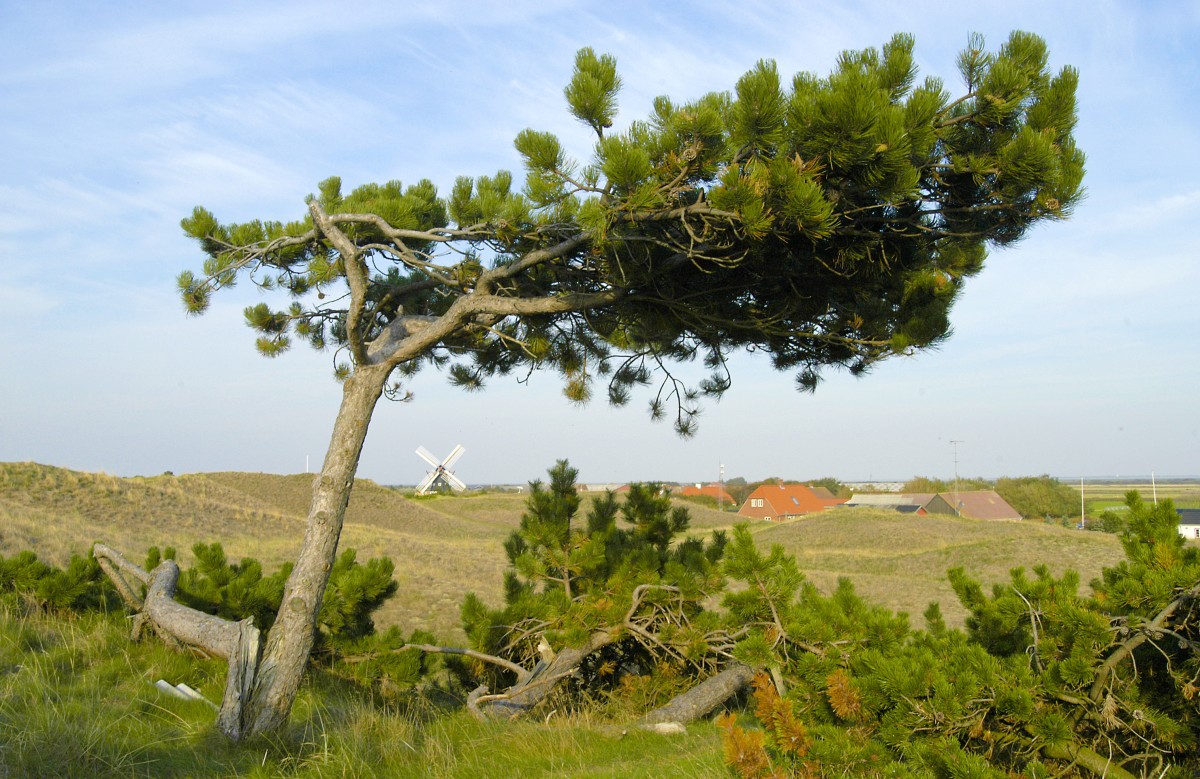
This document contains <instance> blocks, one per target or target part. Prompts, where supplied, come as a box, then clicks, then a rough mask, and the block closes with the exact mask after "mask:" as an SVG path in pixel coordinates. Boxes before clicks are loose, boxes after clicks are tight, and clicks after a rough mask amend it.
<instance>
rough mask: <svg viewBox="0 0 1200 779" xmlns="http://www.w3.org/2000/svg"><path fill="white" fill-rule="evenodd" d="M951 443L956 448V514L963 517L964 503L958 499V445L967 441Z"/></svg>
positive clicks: (952, 441)
mask: <svg viewBox="0 0 1200 779" xmlns="http://www.w3.org/2000/svg"><path fill="white" fill-rule="evenodd" d="M950 443H951V445H953V446H954V513H955V514H957V515H959V516H962V501H961V500H960V499H959V497H958V445H959V444H965V443H966V441H955V440H953V439H951V441H950Z"/></svg>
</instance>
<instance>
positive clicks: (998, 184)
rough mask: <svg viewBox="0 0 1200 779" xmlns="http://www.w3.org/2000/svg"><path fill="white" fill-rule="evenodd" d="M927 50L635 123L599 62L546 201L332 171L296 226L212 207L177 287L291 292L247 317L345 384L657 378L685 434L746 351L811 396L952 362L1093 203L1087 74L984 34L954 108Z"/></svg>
mask: <svg viewBox="0 0 1200 779" xmlns="http://www.w3.org/2000/svg"><path fill="white" fill-rule="evenodd" d="M913 45H914V41H913V38H912V37H911V36H908V35H897V36H895V37H893V39H892V40H891V41H890V42H888V43H887V44H886V45H885V46H883V48H882V49H881V50H880V49H874V48H869V49H865V50H862V51H847V52H844V53H843V54H842V55H841V56H840V57H839V59H838V62H837V66H836V68H835V69H834V71H833V72H832V73H831V74H830V75H828V76H826V77H818V76H816V75H813V74H811V73H801V74H798V75H796V76H795V77H793V78H792V79H791V80H790V83H785V80H784V79H783V77H781V75H780V73H779V72H778V69H777V68H776V65H775V63H774V62H771V61H769V60H763V61H760V62H759V63H758V64H756V65H755V66H754V67H753V68H752V69H751V70H750V71H749V72H747V73H746V74H745V75H744V76H743V77H742V78H741V79H740V80H739V81H738V82H737V84H736V86H735V88H734V89H733V90H732V91H731V92H713V93H710V94H707V95H703V96H701V97H699V98H696V99H693V100H689V101H675V100H672V99H670V98H668V97H659V98H657V99H656V100H655V101H654V110H653V113H652V115H651V116H650V117H648V118H646V119H643V120H638V121H633V122H631V123H629V124H628V125H627V126H626V127H625V129H624V130H622V131H614V130H613V127H614V124H615V122H616V113H617V98H618V93H619V89H620V86H621V81H620V78H619V77H618V75H617V72H616V62H615V60H614V58H612V57H611V56H608V55H598V54H596V53H595V52H593V51H592V50H591V49H583V50H581V51H580V52H579V53H578V54H577V56H576V60H575V71H574V75H573V77H572V79H571V81H570V83H569V85H568V86H567V87H566V89H565V96H566V99H567V104H568V107H569V110H570V112H571V113H572V114H573V115H574V116H575V117H576V118H577V119H578V120H579V121H581V122H583V123H585V124H586V125H587V126H589V127H590V128H591V129H592V130H593V131H594V133H595V136H596V142H595V146H594V148H593V150H592V153H591V156H590V158H589V159H588V160H587V161H586V162H582V163H581V162H578V161H576V160H575V159H573V158H572V157H571V156H570V155H569V154H568V152H567V150H566V149H564V148H563V145H562V144H561V142H560V141H559V140H558V139H557V138H556V137H555V136H553V135H552V134H550V133H546V132H541V131H537V130H532V129H529V130H525V131H522V132H521V133H520V134H519V135H518V136H517V138H516V147H517V150H518V151H519V152H520V154H521V155H522V157H523V158H524V160H525V166H526V176H525V180H524V184H523V185H518V184H515V183H514V180H513V176H512V174H511V173H509V172H507V171H500V172H498V173H495V174H494V175H484V176H477V177H466V176H464V177H460V178H458V179H457V180H456V181H455V183H454V186H453V187H452V189H451V192H450V195H449V197H442V196H440V195H439V193H438V191H437V189H436V187H435V186H434V184H433V183H432V182H430V181H428V180H421V181H419V182H418V183H416V184H412V185H408V186H404V185H403V184H401V183H400V182H399V181H389V182H386V183H383V184H365V185H362V186H359V187H357V188H355V189H354V190H352V191H351V192H349V193H346V192H344V191H343V189H342V185H341V181H340V180H339V179H338V178H330V179H327V180H325V181H324V182H322V183H321V184H320V187H319V190H318V193H317V194H316V195H313V196H310V198H309V202H308V205H309V208H308V211H307V213H305V214H303V215H301V216H300V218H299V219H297V220H296V221H292V222H286V223H285V222H277V221H259V220H255V221H251V222H246V223H242V224H224V223H221V222H219V221H218V220H217V219H216V217H214V216H213V215H212V214H211V213H209V212H208V211H206V210H204V209H202V208H197V209H196V210H195V211H194V213H193V214H192V215H191V216H190V217H189V218H187V219H185V220H184V221H183V227H184V229H185V231H186V232H187V234H188V235H190V236H192V237H193V238H195V239H196V240H197V241H199V243H200V245H201V247H202V249H203V250H204V252H205V254H206V255H207V257H208V259H207V260H206V261H205V263H204V267H203V269H202V270H201V272H200V273H193V272H185V273H183V274H182V275H181V276H180V279H179V285H180V289H181V292H182V294H183V298H184V300H185V302H186V305H187V307H188V310H189V311H191V312H193V313H199V312H201V311H203V310H204V309H205V307H206V306H207V305H208V302H209V300H210V298H211V295H212V294H213V293H214V292H216V291H217V290H219V289H221V288H224V287H227V286H231V285H233V284H234V283H235V282H236V281H237V280H239V279H241V278H249V279H251V280H252V282H253V283H255V284H257V285H259V286H260V287H262V288H264V289H279V290H281V291H282V292H283V293H285V295H286V296H287V297H290V298H291V302H290V303H289V304H286V305H282V306H278V307H273V306H270V305H268V304H267V303H261V304H258V305H255V306H252V307H249V308H247V309H246V319H247V321H248V323H249V324H250V325H251V326H252V327H253V328H254V329H255V330H257V331H258V333H259V338H258V348H259V349H260V350H261V351H262V352H263V353H264V354H267V355H276V354H279V353H281V352H282V351H284V350H285V349H287V348H288V347H289V346H290V345H291V344H292V342H293V340H295V339H300V340H303V341H307V342H308V343H309V344H311V345H312V346H315V347H317V348H320V349H324V348H330V347H332V348H334V349H336V350H337V351H338V353H339V354H340V355H342V357H339V358H338V360H337V365H338V367H337V371H338V375H339V376H343V377H344V376H346V375H348V374H349V373H350V372H351V371H353V370H355V369H356V368H359V367H361V366H364V365H385V366H390V367H391V368H395V369H398V371H399V373H400V374H401V377H402V376H403V375H406V374H412V373H414V372H416V371H417V370H419V369H420V368H422V367H424V366H426V365H430V364H432V365H435V366H439V367H442V366H447V367H448V370H449V375H450V378H451V380H452V382H453V383H455V384H457V385H459V386H462V387H466V388H468V389H476V388H479V387H481V386H482V384H483V382H484V381H485V379H487V378H488V377H490V376H493V375H496V374H506V373H509V372H512V371H526V370H532V369H538V368H552V369H555V370H557V371H558V372H560V373H561V375H562V378H563V380H564V386H565V393H566V395H567V396H568V397H569V398H570V399H571V400H573V401H578V402H583V401H586V400H588V399H589V398H590V397H591V396H592V394H593V391H594V386H595V385H596V384H597V379H599V380H600V383H602V384H603V385H604V386H605V387H606V389H607V395H608V399H609V400H610V401H612V402H614V403H618V404H620V403H624V402H626V401H627V400H628V399H629V396H630V395H629V391H630V389H631V388H632V387H633V386H634V385H639V384H649V383H651V382H653V381H655V380H656V379H659V380H661V383H660V384H659V385H658V391H657V392H655V393H653V399H652V403H651V409H652V413H653V414H654V415H656V416H658V415H660V414H662V413H664V411H665V410H666V408H669V405H667V404H670V403H671V402H672V401H674V407H675V412H676V413H675V424H676V426H677V428H678V429H679V431H680V432H681V433H685V434H686V433H688V432H690V431H691V430H692V428H693V421H694V420H693V414H694V411H695V401H696V400H697V399H698V397H699V395H700V394H702V393H708V394H720V393H721V392H723V391H724V390H725V389H726V388H727V387H728V386H729V383H730V376H729V374H728V372H727V371H726V369H725V364H726V363H725V361H726V358H727V356H728V355H729V354H730V353H731V352H732V351H734V350H739V349H749V350H754V351H764V352H766V353H767V354H768V355H769V357H770V359H771V360H772V363H773V365H774V366H775V367H777V368H779V369H787V370H791V371H794V373H795V377H796V383H797V386H798V387H799V388H801V389H803V390H811V389H813V388H815V386H816V385H817V383H818V381H819V379H820V376H821V373H822V371H823V370H824V369H825V368H826V367H828V366H839V367H844V368H846V369H849V370H850V371H851V372H852V373H855V374H858V373H862V372H863V371H865V370H867V369H868V368H870V367H871V366H872V365H873V364H874V363H876V362H878V361H879V360H882V359H884V358H886V357H888V356H891V355H895V354H911V353H913V352H915V351H917V350H920V349H923V348H927V347H930V346H934V345H936V344H937V343H939V342H940V341H942V340H943V339H945V338H946V337H947V336H948V335H949V333H950V321H949V312H950V308H951V306H952V304H953V302H954V300H955V298H956V296H957V294H958V292H959V290H960V289H961V287H962V283H963V281H964V279H966V278H968V277H970V276H972V275H974V274H976V273H978V272H979V271H980V269H981V268H982V267H983V261H984V257H985V254H986V251H987V247H988V246H991V245H1005V244H1009V243H1012V242H1013V241H1016V240H1017V239H1019V238H1020V237H1021V236H1022V235H1023V234H1024V233H1025V232H1026V231H1027V229H1028V228H1029V227H1030V226H1032V225H1033V224H1035V223H1037V222H1039V221H1042V220H1055V219H1061V218H1063V217H1065V216H1067V215H1068V214H1069V213H1070V210H1071V207H1072V206H1073V205H1074V204H1075V203H1077V202H1078V200H1079V198H1080V196H1081V193H1082V190H1081V181H1082V177H1083V172H1084V168H1083V161H1084V158H1083V154H1082V153H1081V152H1080V151H1079V149H1078V148H1077V147H1076V145H1075V142H1074V139H1073V138H1072V130H1073V128H1074V125H1075V96H1074V94H1075V87H1076V82H1077V73H1076V71H1075V70H1074V69H1072V68H1070V67H1066V68H1063V69H1062V70H1060V71H1059V72H1058V73H1057V74H1053V73H1052V72H1051V71H1050V70H1049V68H1048V65H1047V62H1048V56H1047V51H1046V46H1045V44H1044V43H1043V41H1042V40H1041V39H1039V38H1038V37H1037V36H1035V35H1032V34H1029V33H1023V32H1014V33H1013V34H1012V35H1011V36H1010V37H1009V39H1008V41H1007V42H1006V43H1005V44H1004V45H1003V46H1001V47H1000V49H999V51H997V52H995V53H989V52H987V51H986V50H985V48H984V44H983V41H982V39H980V38H973V39H972V41H971V43H970V46H969V48H968V49H967V50H966V51H964V52H963V53H962V54H961V55H960V57H959V61H958V66H959V71H960V75H961V77H962V79H963V81H964V84H965V90H964V91H963V92H962V93H961V94H959V95H957V96H951V94H950V92H949V91H947V89H946V88H945V87H944V85H943V83H942V82H941V81H940V80H939V79H936V78H926V79H924V80H923V81H920V82H918V81H917V71H916V66H915V64H914V60H913ZM694 358H701V359H703V361H704V364H705V365H706V366H707V368H708V369H710V371H711V374H710V375H709V376H708V377H707V378H706V379H704V380H703V381H701V382H699V383H698V384H696V385H695V386H685V385H684V384H683V383H682V382H680V381H678V380H677V379H676V378H675V377H674V375H673V374H672V373H671V372H670V370H669V367H670V365H672V364H674V363H676V362H678V361H680V360H684V361H686V360H691V359H694ZM656 369H665V370H664V372H661V373H660V372H658V371H657V370H656ZM392 389H393V390H394V391H400V390H399V388H398V387H397V386H396V385H393V386H392Z"/></svg>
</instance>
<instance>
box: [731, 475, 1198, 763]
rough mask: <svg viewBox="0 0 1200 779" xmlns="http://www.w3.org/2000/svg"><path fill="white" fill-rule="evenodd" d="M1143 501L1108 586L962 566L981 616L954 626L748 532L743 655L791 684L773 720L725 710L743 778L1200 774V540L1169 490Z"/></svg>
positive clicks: (1132, 509) (740, 536)
mask: <svg viewBox="0 0 1200 779" xmlns="http://www.w3.org/2000/svg"><path fill="white" fill-rule="evenodd" d="M1127 505H1128V506H1129V515H1130V521H1129V528H1128V530H1127V531H1126V532H1125V533H1124V534H1123V536H1122V543H1123V544H1124V546H1125V550H1126V555H1127V559H1126V560H1125V561H1123V562H1122V563H1120V564H1119V565H1117V566H1114V567H1112V568H1109V569H1106V570H1105V571H1104V574H1103V577H1102V579H1101V580H1099V581H1096V582H1093V585H1092V586H1093V590H1094V594H1093V595H1087V594H1084V593H1082V592H1081V590H1080V581H1079V577H1078V576H1077V575H1076V574H1074V573H1073V572H1070V571H1068V572H1066V573H1065V574H1063V575H1062V576H1061V577H1055V576H1053V575H1052V574H1051V573H1050V572H1049V570H1048V568H1047V567H1045V566H1037V567H1035V568H1034V569H1033V571H1032V574H1030V573H1029V572H1027V571H1026V570H1025V569H1021V568H1018V569H1015V570H1013V571H1012V572H1011V577H1010V580H1009V582H1007V583H1005V584H1000V585H996V586H995V587H994V588H993V589H992V592H991V593H990V594H987V593H985V592H984V590H983V588H982V587H981V585H980V584H979V583H978V582H976V581H974V580H972V579H971V578H970V577H969V576H968V575H967V574H965V573H964V572H963V571H962V570H960V569H956V570H952V571H951V572H950V579H951V582H952V584H953V586H954V589H955V591H956V593H957V594H958V596H959V598H960V600H961V601H962V602H963V604H964V605H965V606H966V607H967V608H968V610H969V612H970V616H969V618H968V621H967V629H966V631H958V630H948V629H947V628H946V626H945V624H944V622H943V621H942V619H941V616H940V610H939V609H937V608H936V607H934V606H931V607H930V609H929V610H928V611H927V612H926V622H927V629H926V630H921V631H913V630H910V629H909V628H908V626H907V623H906V621H905V620H904V619H902V615H901V616H900V617H897V616H895V615H890V614H886V613H884V614H880V613H878V612H876V611H873V610H872V609H871V608H870V607H869V606H867V605H866V604H864V603H862V602H861V601H859V599H858V598H857V596H855V595H854V593H853V591H852V590H851V589H850V588H849V586H848V585H847V584H844V583H843V584H841V585H840V586H839V587H838V589H837V591H835V592H834V593H833V594H832V595H830V596H828V597H826V596H822V595H820V594H819V593H816V592H815V590H812V589H809V588H808V585H807V584H806V583H805V582H804V579H803V575H802V574H801V573H800V572H799V571H798V570H797V569H796V567H795V563H794V561H792V560H790V558H788V557H786V556H785V555H783V554H782V552H780V551H779V550H773V551H772V552H771V554H769V555H765V556H764V555H762V554H761V553H759V552H757V551H756V550H754V549H753V544H752V543H751V542H750V539H749V536H748V533H745V532H744V531H739V532H738V533H737V534H735V537H734V540H733V542H732V543H731V544H730V547H729V550H728V552H727V555H726V560H725V566H726V571H727V573H728V574H729V575H730V576H731V578H735V579H741V580H742V581H744V582H745V583H746V585H747V586H745V587H742V588H739V587H736V586H735V587H733V588H732V591H731V594H729V595H727V596H726V605H727V607H728V608H729V610H730V615H731V616H732V617H733V619H734V620H735V621H736V622H741V623H744V624H746V625H748V626H750V625H757V626H758V627H755V628H752V629H751V631H750V632H749V633H748V634H747V635H746V636H745V638H743V640H742V642H741V643H740V644H739V657H740V658H741V659H742V660H743V661H744V662H747V663H751V664H753V665H756V666H758V667H765V668H769V669H771V670H772V677H773V678H774V680H775V683H778V684H779V685H781V687H780V689H783V690H785V691H786V693H785V694H784V695H783V696H782V698H781V699H780V701H781V702H776V703H772V704H771V705H770V706H768V709H769V711H770V712H774V713H773V714H771V715H770V716H767V717H765V718H764V715H763V713H762V711H761V708H762V707H761V705H760V713H759V720H760V721H761V722H762V723H763V726H764V727H763V730H762V731H761V733H758V734H757V735H755V734H756V731H752V730H746V729H744V728H743V727H741V726H738V725H736V724H735V723H733V722H732V721H731V720H727V721H725V723H724V725H723V728H724V733H725V735H724V737H725V741H726V761H727V764H729V765H730V766H731V768H733V770H734V771H735V772H736V773H738V774H739V775H740V776H743V777H751V776H768V775H771V776H803V777H807V776H830V775H853V776H914V777H917V776H919V777H939V778H942V777H945V778H946V779H948V778H949V777H961V776H978V777H996V779H1000V778H1001V777H1017V776H1020V777H1030V778H1031V779H1032V777H1048V776H1055V775H1064V771H1065V772H1067V773H1068V774H1070V775H1081V774H1082V775H1094V776H1108V777H1122V778H1123V779H1128V778H1129V777H1133V776H1170V777H1185V776H1192V775H1194V774H1195V772H1196V771H1197V770H1200V762H1197V759H1196V754H1197V753H1198V751H1197V745H1198V744H1200V707H1198V706H1197V700H1198V697H1197V690H1198V688H1197V680H1198V679H1200V653H1198V652H1197V649H1198V648H1200V550H1198V549H1197V548H1196V547H1193V546H1188V545H1187V544H1186V543H1185V542H1184V541H1183V540H1182V539H1181V538H1180V537H1179V535H1178V533H1177V531H1176V524H1177V518H1176V515H1175V512H1174V508H1173V506H1171V505H1170V503H1169V502H1166V503H1164V504H1159V505H1158V506H1147V505H1145V504H1144V503H1143V502H1142V501H1141V500H1140V499H1139V498H1138V496H1137V495H1136V494H1130V495H1129V496H1128V499H1127ZM764 685H768V686H772V687H773V688H774V684H773V683H772V682H770V681H768V680H767V678H766V677H765V676H764V677H762V679H760V682H759V687H760V692H759V693H758V696H759V697H762V695H763V693H762V687H763V686H764ZM776 694H777V692H776ZM768 697H769V696H768ZM777 697H778V696H777ZM781 707H785V708H786V711H787V712H790V713H789V714H787V716H788V717H794V718H795V720H796V721H797V722H799V723H801V724H802V725H803V726H804V728H805V730H804V734H803V744H804V749H803V753H802V754H797V753H796V752H795V750H794V749H792V744H794V743H796V742H795V740H794V739H793V741H784V740H782V739H781V731H780V728H779V722H780V721H782V720H780V716H781V715H779V713H778V712H779V711H781V710H783V708H781ZM785 719H786V718H785ZM772 723H774V724H772ZM792 730H793V731H794V730H795V729H794V728H793V729H792ZM864 755H867V756H869V760H868V761H863V760H862V756H864ZM771 771H777V773H770V772H771ZM1072 772H1073V773H1072Z"/></svg>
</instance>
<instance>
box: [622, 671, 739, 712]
mask: <svg viewBox="0 0 1200 779" xmlns="http://www.w3.org/2000/svg"><path fill="white" fill-rule="evenodd" d="M753 680H754V669H753V668H751V667H750V666H748V665H742V664H741V663H738V664H736V665H732V666H730V667H728V668H726V669H725V670H724V671H721V672H720V673H718V674H716V675H715V676H710V677H708V678H707V679H705V680H704V681H702V682H700V683H699V684H697V685H696V686H695V687H692V688H691V689H689V690H687V691H686V692H683V693H680V694H679V695H676V696H675V697H674V698H672V699H671V700H669V701H668V702H667V703H666V704H664V705H662V706H659V707H658V708H657V709H654V710H653V711H649V712H647V713H646V714H645V715H643V716H642V718H641V719H640V720H638V722H637V725H638V727H642V728H652V727H653V726H655V725H659V724H662V723H668V722H675V723H679V724H680V725H686V724H688V723H689V722H695V721H696V720H698V719H700V718H701V717H704V716H707V715H708V714H711V713H712V712H713V711H714V710H716V708H717V707H718V706H721V705H722V704H724V703H725V702H726V701H727V700H729V699H730V698H732V697H733V696H734V695H736V694H737V693H739V692H741V691H742V690H743V689H745V688H746V685H748V684H750V682H751V681H753Z"/></svg>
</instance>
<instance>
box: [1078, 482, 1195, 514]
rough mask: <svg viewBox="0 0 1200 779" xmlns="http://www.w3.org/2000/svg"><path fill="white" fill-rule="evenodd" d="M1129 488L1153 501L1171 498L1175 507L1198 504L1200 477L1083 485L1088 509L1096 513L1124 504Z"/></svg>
mask: <svg viewBox="0 0 1200 779" xmlns="http://www.w3.org/2000/svg"><path fill="white" fill-rule="evenodd" d="M1130 490H1134V491H1136V492H1138V493H1139V494H1140V495H1141V496H1142V500H1145V501H1152V500H1154V499H1155V497H1157V498H1158V500H1168V499H1169V500H1171V501H1173V502H1174V503H1175V508H1192V509H1195V508H1200V481H1196V480H1194V479H1193V480H1186V481H1162V482H1157V483H1151V482H1149V481H1145V480H1140V481H1128V482H1122V481H1103V482H1085V483H1084V485H1083V495H1084V499H1085V500H1086V501H1087V508H1088V513H1089V514H1090V513H1092V512H1096V513H1099V512H1101V511H1104V510H1106V509H1114V508H1116V509H1119V508H1122V507H1123V506H1124V505H1125V493H1127V492H1129V491H1130Z"/></svg>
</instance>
